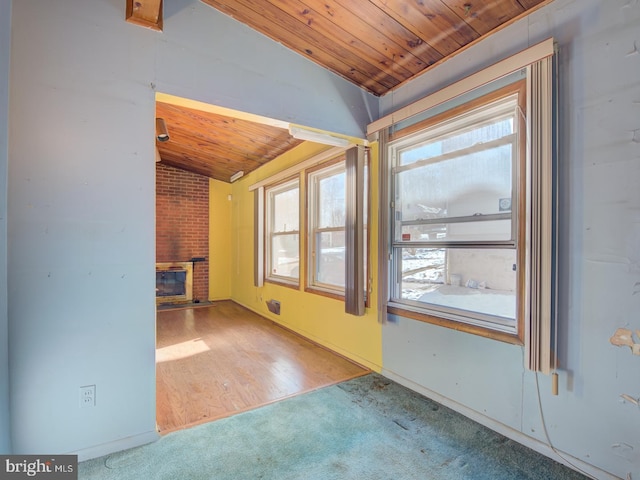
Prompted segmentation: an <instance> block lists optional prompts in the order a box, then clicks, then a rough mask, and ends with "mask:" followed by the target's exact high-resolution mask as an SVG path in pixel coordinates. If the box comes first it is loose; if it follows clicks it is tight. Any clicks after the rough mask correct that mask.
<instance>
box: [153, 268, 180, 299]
mask: <svg viewBox="0 0 640 480" xmlns="http://www.w3.org/2000/svg"><path fill="white" fill-rule="evenodd" d="M186 293H187V272H186V271H185V270H177V271H169V272H168V271H161V272H156V295H157V296H158V297H174V296H176V295H185V294H186Z"/></svg>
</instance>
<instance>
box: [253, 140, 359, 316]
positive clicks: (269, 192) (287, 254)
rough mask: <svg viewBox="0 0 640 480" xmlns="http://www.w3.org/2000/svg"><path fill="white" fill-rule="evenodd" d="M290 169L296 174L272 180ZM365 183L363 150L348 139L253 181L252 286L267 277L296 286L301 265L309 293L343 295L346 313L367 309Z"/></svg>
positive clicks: (292, 173) (268, 279)
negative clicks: (301, 224)
mask: <svg viewBox="0 0 640 480" xmlns="http://www.w3.org/2000/svg"><path fill="white" fill-rule="evenodd" d="M292 175H296V178H295V179H290V180H288V181H284V182H283V183H274V184H270V182H276V181H279V180H280V179H283V178H291V176H292ZM301 175H305V178H306V180H307V181H306V184H305V185H304V187H305V192H306V196H307V201H306V202H305V203H304V204H303V203H301V198H300V193H299V192H300V188H299V180H298V178H299V176H301ZM367 182H368V174H367V148H365V147H364V146H362V145H353V146H351V147H350V148H348V149H347V150H346V151H345V149H343V148H332V149H328V150H326V151H323V152H321V153H319V154H318V155H316V156H314V157H311V158H309V159H306V160H304V161H303V162H301V163H300V164H298V165H295V166H293V167H290V168H289V169H286V170H283V171H282V172H279V173H277V174H276V175H274V176H272V177H270V178H267V179H265V180H261V181H260V182H258V183H256V184H253V185H251V186H250V187H249V190H250V191H254V192H255V195H254V240H255V241H254V248H255V252H254V255H255V259H256V261H255V263H254V284H255V286H257V287H260V286H262V284H263V283H262V282H263V281H271V282H278V283H283V284H286V285H290V286H295V287H299V285H300V283H299V278H300V271H301V270H302V271H304V272H306V273H305V276H304V278H305V279H306V281H305V288H306V289H307V290H308V291H311V292H314V293H319V294H321V295H326V296H329V297H333V298H336V299H340V300H343V301H344V303H345V312H346V313H349V314H352V315H364V313H365V306H366V294H367V290H368V287H367V286H368V276H367V275H368V261H367V252H368V249H367V242H368V237H367V232H368V229H367V224H366V222H367V217H368V214H367V209H368V205H369V202H368V198H367V197H368V184H367ZM305 207H306V208H305ZM301 208H302V211H303V213H304V217H305V219H306V222H305V229H304V232H303V238H304V239H305V242H304V245H305V252H306V253H305V255H304V256H303V258H304V259H305V260H306V261H305V264H304V265H300V261H299V255H298V252H299V250H300V228H299V223H298V218H299V212H300V211H301ZM263 220H264V222H263ZM263 231H264V235H262V232H263ZM262 240H264V242H262ZM262 255H264V257H262ZM262 258H265V261H264V262H262ZM262 265H264V270H265V271H264V272H263V271H262V270H261V266H262ZM301 267H302V269H301Z"/></svg>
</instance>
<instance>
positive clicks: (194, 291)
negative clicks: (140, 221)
mask: <svg viewBox="0 0 640 480" xmlns="http://www.w3.org/2000/svg"><path fill="white" fill-rule="evenodd" d="M203 259H204V260H203ZM178 272H185V275H186V276H190V277H191V281H190V284H191V285H190V286H191V296H190V297H189V295H188V294H187V292H185V293H184V294H182V293H180V294H176V292H177V291H178V289H179V288H180V287H181V285H182V284H183V283H184V285H185V288H186V286H187V284H188V283H189V282H188V280H187V279H186V276H185V278H183V274H182V273H178ZM156 292H157V296H156V303H186V302H190V301H195V300H199V301H206V300H207V299H208V296H209V179H208V178H207V177H204V176H202V175H197V174H195V173H191V172H187V171H184V170H180V169H177V168H173V167H171V166H168V165H165V164H163V163H162V162H160V163H157V164H156ZM170 293H171V294H170Z"/></svg>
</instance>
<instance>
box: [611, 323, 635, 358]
mask: <svg viewBox="0 0 640 480" xmlns="http://www.w3.org/2000/svg"><path fill="white" fill-rule="evenodd" d="M636 336H637V337H638V338H640V330H636ZM609 342H611V345H615V346H616V347H629V348H630V349H631V353H632V354H634V355H640V341H638V342H636V340H635V338H634V336H633V332H632V331H631V330H629V329H628V328H619V329H617V330H616V332H615V333H614V334H613V336H612V337H611V338H610V339H609Z"/></svg>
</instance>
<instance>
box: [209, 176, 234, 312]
mask: <svg viewBox="0 0 640 480" xmlns="http://www.w3.org/2000/svg"><path fill="white" fill-rule="evenodd" d="M229 195H231V185H230V184H228V183H225V182H220V181H218V180H212V179H210V180H209V300H224V299H229V298H231V238H232V231H231V227H232V208H231V205H232V201H231V200H229Z"/></svg>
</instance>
